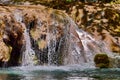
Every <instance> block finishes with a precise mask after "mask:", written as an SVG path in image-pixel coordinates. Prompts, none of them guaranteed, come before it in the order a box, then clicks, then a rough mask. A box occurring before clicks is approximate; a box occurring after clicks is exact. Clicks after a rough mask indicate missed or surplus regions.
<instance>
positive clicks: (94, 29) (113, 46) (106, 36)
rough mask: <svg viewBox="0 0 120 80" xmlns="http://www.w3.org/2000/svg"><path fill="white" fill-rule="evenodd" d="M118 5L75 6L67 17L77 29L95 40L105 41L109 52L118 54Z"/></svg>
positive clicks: (119, 23)
mask: <svg viewBox="0 0 120 80" xmlns="http://www.w3.org/2000/svg"><path fill="white" fill-rule="evenodd" d="M119 8H120V7H119V5H113V6H111V5H107V4H105V5H102V6H101V5H100V4H96V5H82V4H80V5H76V6H73V7H72V8H71V9H70V12H68V13H69V15H70V16H71V17H72V18H73V19H74V20H75V22H76V23H77V24H78V25H79V27H80V28H81V29H83V30H85V31H87V32H88V33H90V34H92V35H93V36H94V37H95V38H96V39H97V40H103V41H105V42H106V43H107V44H109V45H108V47H109V48H110V50H111V51H113V52H116V53H120V27H119V25H120V9H119Z"/></svg>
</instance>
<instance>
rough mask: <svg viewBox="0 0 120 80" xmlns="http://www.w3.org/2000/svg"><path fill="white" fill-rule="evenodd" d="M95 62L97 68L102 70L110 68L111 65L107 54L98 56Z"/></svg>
mask: <svg viewBox="0 0 120 80" xmlns="http://www.w3.org/2000/svg"><path fill="white" fill-rule="evenodd" d="M94 62H95V64H96V67H100V68H108V67H109V64H110V61H109V57H108V56H107V54H96V55H95V57H94Z"/></svg>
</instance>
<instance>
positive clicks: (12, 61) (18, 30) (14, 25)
mask: <svg viewBox="0 0 120 80" xmlns="http://www.w3.org/2000/svg"><path fill="white" fill-rule="evenodd" d="M3 21H4V25H5V30H4V36H3V41H4V43H5V44H6V45H8V46H11V47H12V51H11V53H9V55H10V57H9V60H8V63H7V66H16V65H19V62H18V61H19V57H20V50H21V48H22V45H23V39H24V37H23V31H24V30H23V27H22V25H21V24H20V23H18V22H17V21H16V20H15V18H14V16H12V15H9V16H8V15H5V16H3Z"/></svg>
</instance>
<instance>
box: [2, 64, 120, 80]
mask: <svg viewBox="0 0 120 80" xmlns="http://www.w3.org/2000/svg"><path fill="white" fill-rule="evenodd" d="M119 73H120V69H118V68H114V69H95V68H86V69H83V68H82V69H81V66H79V65H72V66H59V67H57V66H36V67H30V66H29V67H14V68H6V69H5V68H1V69H0V80H120V75H119Z"/></svg>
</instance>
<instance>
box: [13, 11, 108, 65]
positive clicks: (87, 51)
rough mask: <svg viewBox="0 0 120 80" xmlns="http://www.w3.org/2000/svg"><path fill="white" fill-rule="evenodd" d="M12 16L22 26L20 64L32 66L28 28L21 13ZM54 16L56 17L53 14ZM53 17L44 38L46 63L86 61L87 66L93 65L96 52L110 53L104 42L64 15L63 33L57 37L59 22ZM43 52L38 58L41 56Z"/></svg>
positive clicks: (33, 62) (83, 62)
mask: <svg viewBox="0 0 120 80" xmlns="http://www.w3.org/2000/svg"><path fill="white" fill-rule="evenodd" d="M14 17H15V18H16V20H17V22H19V23H20V24H21V25H22V27H24V40H25V45H24V50H23V51H22V66H33V65H35V63H36V62H35V59H36V54H35V52H34V50H33V49H32V48H31V46H32V45H31V42H30V41H31V40H30V33H29V32H30V30H29V29H26V27H25V24H24V23H23V22H22V20H23V19H22V13H21V12H20V11H19V10H17V11H15V12H14ZM54 18H56V17H55V16H54ZM54 18H53V22H52V26H49V25H48V23H47V30H46V39H45V41H47V45H46V46H47V53H44V54H47V65H59V64H62V65H72V64H80V65H81V64H86V63H87V64H88V66H90V65H91V66H94V62H93V59H94V56H95V55H96V54H97V53H110V52H109V50H107V48H106V46H105V45H104V43H102V42H100V41H95V39H94V38H92V37H91V36H90V35H89V34H87V33H86V32H84V31H82V30H80V29H78V26H77V25H76V24H75V23H74V22H73V21H72V19H71V18H69V17H68V16H66V17H65V18H66V19H65V20H63V21H65V22H66V23H64V22H63V23H62V24H64V25H63V26H62V27H64V28H63V31H62V32H63V34H62V36H61V37H58V35H60V34H58V33H59V31H58V29H57V28H60V27H57V26H58V25H59V22H57V21H56V20H54ZM37 22H39V21H37ZM38 24H39V23H38ZM38 24H37V26H39V27H38V28H41V29H42V28H43V29H44V27H41V25H38ZM37 35H38V34H37ZM37 54H38V53H37ZM40 54H42V53H41V52H40V53H39V54H38V55H40ZM44 54H43V56H40V57H39V58H43V57H44ZM39 60H42V59H39ZM37 61H38V59H37ZM43 62H44V61H43Z"/></svg>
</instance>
